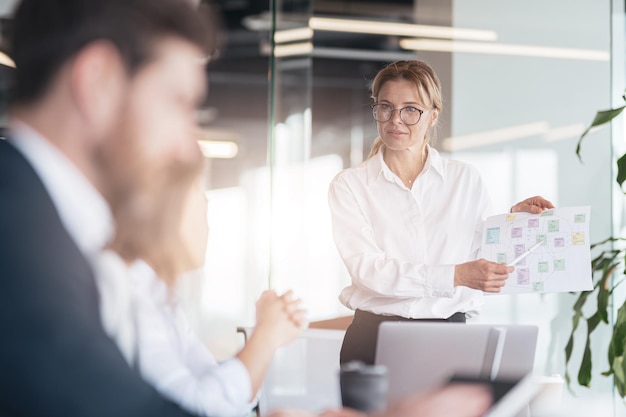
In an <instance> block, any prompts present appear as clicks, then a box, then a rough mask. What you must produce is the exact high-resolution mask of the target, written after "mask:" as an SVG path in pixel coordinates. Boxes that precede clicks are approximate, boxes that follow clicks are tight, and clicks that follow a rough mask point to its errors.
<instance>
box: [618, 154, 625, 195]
mask: <svg viewBox="0 0 626 417" xmlns="http://www.w3.org/2000/svg"><path fill="white" fill-rule="evenodd" d="M624 181H626V154H624V155H622V156H621V157H620V159H618V160H617V183H618V184H619V186H620V188H621V187H622V184H623V183H624Z"/></svg>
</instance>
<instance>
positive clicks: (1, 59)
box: [0, 52, 15, 68]
mask: <svg viewBox="0 0 626 417" xmlns="http://www.w3.org/2000/svg"><path fill="white" fill-rule="evenodd" d="M0 64H2V65H4V66H7V67H11V68H15V62H14V61H13V60H12V59H11V58H10V57H9V56H8V55H7V54H5V53H4V52H0Z"/></svg>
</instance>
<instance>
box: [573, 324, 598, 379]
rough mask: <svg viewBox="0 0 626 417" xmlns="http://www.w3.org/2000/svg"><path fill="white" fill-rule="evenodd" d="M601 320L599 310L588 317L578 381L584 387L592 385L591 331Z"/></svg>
mask: <svg viewBox="0 0 626 417" xmlns="http://www.w3.org/2000/svg"><path fill="white" fill-rule="evenodd" d="M600 321H601V319H600V314H598V312H596V313H595V314H594V315H592V316H591V317H589V318H588V319H587V341H586V342H585V350H584V352H583V359H582V361H581V362H580V368H579V369H578V383H579V384H580V385H582V386H584V387H589V386H590V385H591V370H592V363H591V333H593V331H594V330H595V329H596V327H598V324H600Z"/></svg>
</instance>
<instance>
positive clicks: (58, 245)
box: [0, 140, 187, 417]
mask: <svg viewBox="0 0 626 417" xmlns="http://www.w3.org/2000/svg"><path fill="white" fill-rule="evenodd" d="M0 271H1V272H0V274H1V275H0V334H1V335H2V343H0V393H2V395H0V415H19V416H22V415H27V416H102V417H115V416H129V417H130V416H146V417H148V416H150V417H152V416H184V415H187V414H186V413H185V412H183V411H182V410H181V409H180V408H179V407H178V406H177V405H175V404H172V403H171V402H169V401H166V400H164V399H163V398H162V397H160V396H159V394H157V392H156V391H155V390H154V389H153V388H152V387H150V386H149V385H148V384H147V383H145V382H144V381H143V380H142V379H141V378H140V377H139V375H138V373H137V372H135V371H134V370H132V369H131V368H129V367H128V365H127V364H126V362H125V361H124V359H123V357H122V355H121V353H120V352H119V350H118V349H117V347H116V345H115V344H114V342H113V341H112V340H111V339H109V338H108V337H107V336H106V335H105V333H104V331H103V328H102V324H101V322H100V316H99V308H98V292H97V290H96V287H95V281H94V277H93V273H92V270H91V267H90V265H89V262H88V261H87V260H86V259H85V258H84V256H83V255H82V253H81V252H80V250H79V249H78V247H77V246H76V244H75V243H74V241H73V240H72V239H71V237H70V236H69V235H68V233H67V232H66V230H65V229H64V227H63V225H62V223H61V220H60V218H59V216H58V213H57V212H56V209H55V207H54V205H53V203H52V201H51V199H50V197H49V195H48V193H47V192H46V190H45V188H44V186H43V184H42V183H41V181H40V180H39V178H38V177H37V174H36V173H35V172H34V170H33V169H32V167H31V166H30V165H29V164H28V162H27V161H26V160H25V159H24V157H23V156H22V155H21V154H20V153H19V152H18V151H17V150H16V149H15V148H14V147H13V146H12V145H11V144H10V143H8V142H6V141H4V140H0Z"/></svg>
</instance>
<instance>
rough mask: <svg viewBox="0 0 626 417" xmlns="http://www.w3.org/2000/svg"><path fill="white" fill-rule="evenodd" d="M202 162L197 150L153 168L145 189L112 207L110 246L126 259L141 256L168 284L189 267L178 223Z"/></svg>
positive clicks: (187, 255)
mask: <svg viewBox="0 0 626 417" xmlns="http://www.w3.org/2000/svg"><path fill="white" fill-rule="evenodd" d="M203 165H204V159H203V157H202V155H201V153H200V151H199V150H198V154H197V155H196V156H195V157H194V158H193V159H192V160H191V161H185V162H178V163H173V164H171V165H170V166H169V167H167V168H164V169H160V170H159V171H158V172H154V175H153V176H152V189H151V190H150V191H149V192H143V193H136V194H134V195H132V196H130V198H127V199H126V201H124V203H123V204H120V205H118V206H117V208H116V210H115V211H114V217H115V221H116V226H117V227H116V233H115V236H114V238H113V241H112V242H111V244H110V245H109V246H110V248H111V249H112V250H114V251H116V252H117V253H118V254H119V255H120V256H121V257H122V258H123V259H124V260H125V261H127V262H133V261H135V260H137V259H142V260H144V261H145V262H146V263H148V264H149V265H150V266H151V267H152V269H153V270H154V271H155V272H156V274H157V276H158V277H159V278H160V279H161V280H163V281H164V282H165V283H166V284H167V285H168V287H172V286H173V285H174V284H175V282H176V278H178V276H180V274H181V273H183V272H187V271H188V270H189V269H190V268H189V267H188V266H189V265H190V263H191V260H190V259H191V256H192V255H191V254H190V253H189V251H188V248H186V245H185V242H184V238H183V236H182V231H181V227H180V226H181V221H182V216H183V212H184V208H185V203H186V201H187V198H186V197H187V196H188V194H189V193H190V192H191V190H192V188H193V186H194V184H195V183H197V180H198V178H199V176H200V173H201V171H202V167H203Z"/></svg>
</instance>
